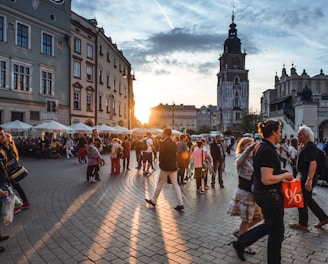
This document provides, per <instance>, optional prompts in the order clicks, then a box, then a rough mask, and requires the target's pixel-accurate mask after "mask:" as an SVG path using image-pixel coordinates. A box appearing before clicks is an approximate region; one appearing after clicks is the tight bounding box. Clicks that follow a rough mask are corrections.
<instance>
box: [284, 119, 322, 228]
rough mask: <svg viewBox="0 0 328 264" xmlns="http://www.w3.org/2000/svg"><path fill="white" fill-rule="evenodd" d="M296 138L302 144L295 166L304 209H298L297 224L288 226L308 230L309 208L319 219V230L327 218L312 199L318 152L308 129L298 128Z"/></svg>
mask: <svg viewBox="0 0 328 264" xmlns="http://www.w3.org/2000/svg"><path fill="white" fill-rule="evenodd" d="M297 137H298V140H299V142H301V143H302V144H303V146H302V147H301V149H300V151H299V154H298V158H297V164H296V166H297V169H298V171H299V172H300V174H301V184H302V192H303V198H304V207H303V208H298V216H299V220H298V222H296V223H292V224H290V225H289V226H290V227H291V228H295V229H300V230H308V221H309V215H308V208H310V210H311V211H312V212H313V213H314V214H315V216H316V217H317V218H318V219H319V223H318V224H316V225H315V227H316V228H321V227H323V226H324V225H326V224H328V216H327V214H326V213H325V212H324V211H323V210H322V209H321V207H320V206H319V205H318V204H317V203H316V201H315V200H314V199H313V197H312V190H313V188H314V186H315V185H316V183H317V181H318V176H317V174H316V169H317V162H316V160H317V156H318V150H317V146H316V145H315V144H314V143H313V141H314V134H313V131H312V129H311V128H310V127H308V126H305V125H303V126H301V127H300V128H299V130H298V133H297Z"/></svg>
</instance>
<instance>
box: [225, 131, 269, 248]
mask: <svg viewBox="0 0 328 264" xmlns="http://www.w3.org/2000/svg"><path fill="white" fill-rule="evenodd" d="M256 144H257V143H254V140H253V139H252V138H249V137H243V138H241V139H240V140H239V142H238V145H237V149H236V155H235V165H236V167H237V172H238V188H237V190H236V193H235V195H234V197H233V198H232V200H231V202H230V207H229V209H228V213H229V214H230V215H232V216H240V217H241V220H242V222H241V224H240V226H239V230H236V231H235V232H234V233H233V235H234V236H236V237H238V236H239V235H241V234H243V233H245V232H246V231H247V230H248V229H249V228H251V227H252V226H254V225H255V224H257V223H258V222H260V221H261V220H262V219H263V216H262V213H261V208H260V207H259V206H258V205H257V204H256V203H255V199H254V196H253V193H252V175H253V171H254V168H253V159H252V153H253V150H254V147H255V146H256ZM245 253H248V254H255V253H256V252H255V251H254V250H253V249H251V248H249V247H246V248H245Z"/></svg>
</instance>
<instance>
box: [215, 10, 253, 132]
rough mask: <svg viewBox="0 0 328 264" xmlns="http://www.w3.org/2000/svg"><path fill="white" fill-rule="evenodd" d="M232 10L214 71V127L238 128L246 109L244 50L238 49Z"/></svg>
mask: <svg viewBox="0 0 328 264" xmlns="http://www.w3.org/2000/svg"><path fill="white" fill-rule="evenodd" d="M234 19H235V16H234V12H233V13H232V23H231V24H230V29H229V33H228V38H227V39H226V40H225V42H224V45H223V49H224V51H223V54H222V55H221V57H220V58H219V61H220V71H219V73H218V74H217V78H218V82H217V106H218V112H217V130H218V131H221V132H225V131H227V130H230V131H231V132H238V131H239V125H240V123H241V117H242V115H243V114H244V113H248V102H249V81H248V70H246V69H245V59H246V52H245V51H244V52H243V53H242V52H241V42H240V39H239V38H238V36H237V29H236V26H237V25H236V24H235V23H234Z"/></svg>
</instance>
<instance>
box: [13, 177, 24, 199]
mask: <svg viewBox="0 0 328 264" xmlns="http://www.w3.org/2000/svg"><path fill="white" fill-rule="evenodd" d="M11 184H12V186H13V187H14V189H15V190H16V191H17V192H18V194H19V196H20V198H22V200H23V202H27V198H26V195H25V192H24V190H23V188H22V187H21V186H20V184H19V183H18V182H16V183H15V182H14V181H11Z"/></svg>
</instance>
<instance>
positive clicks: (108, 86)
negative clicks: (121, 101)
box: [106, 75, 110, 88]
mask: <svg viewBox="0 0 328 264" xmlns="http://www.w3.org/2000/svg"><path fill="white" fill-rule="evenodd" d="M106 82H107V88H110V85H109V75H107V80H106Z"/></svg>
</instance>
